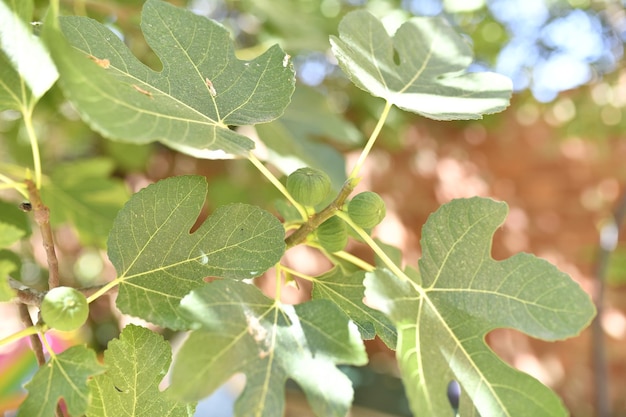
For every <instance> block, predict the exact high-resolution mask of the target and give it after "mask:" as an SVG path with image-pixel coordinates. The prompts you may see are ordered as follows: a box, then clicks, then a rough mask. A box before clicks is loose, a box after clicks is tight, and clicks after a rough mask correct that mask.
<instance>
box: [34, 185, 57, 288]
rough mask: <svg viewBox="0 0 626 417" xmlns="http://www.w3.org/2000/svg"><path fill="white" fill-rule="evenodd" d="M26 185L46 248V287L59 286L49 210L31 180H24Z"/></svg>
mask: <svg viewBox="0 0 626 417" xmlns="http://www.w3.org/2000/svg"><path fill="white" fill-rule="evenodd" d="M26 187H27V189H28V196H29V198H30V203H31V204H32V207H33V213H34V216H35V222H36V223H37V225H38V226H39V229H40V230H41V237H42V239H43V247H44V249H45V250H46V258H47V260H48V288H49V289H52V288H55V287H58V286H59V261H58V260H57V255H56V252H55V251H54V239H53V236H52V228H51V227H50V210H48V207H46V206H45V205H44V204H43V202H42V201H41V196H40V195H39V190H38V189H37V187H36V186H35V183H34V182H33V181H31V180H26Z"/></svg>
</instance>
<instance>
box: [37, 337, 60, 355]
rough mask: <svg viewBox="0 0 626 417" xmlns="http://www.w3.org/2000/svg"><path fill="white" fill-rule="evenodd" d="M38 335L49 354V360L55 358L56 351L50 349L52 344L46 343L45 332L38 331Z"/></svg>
mask: <svg viewBox="0 0 626 417" xmlns="http://www.w3.org/2000/svg"><path fill="white" fill-rule="evenodd" d="M39 336H40V339H41V341H42V343H43V345H44V346H45V347H46V350H47V351H48V353H49V354H50V360H56V358H57V355H56V353H54V350H52V346H50V343H48V339H46V334H45V332H39Z"/></svg>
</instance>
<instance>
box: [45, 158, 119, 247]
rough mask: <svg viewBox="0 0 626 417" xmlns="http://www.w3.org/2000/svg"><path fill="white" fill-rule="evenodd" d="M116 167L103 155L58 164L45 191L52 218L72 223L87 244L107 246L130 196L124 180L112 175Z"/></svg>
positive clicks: (57, 221) (56, 220)
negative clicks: (114, 177)
mask: <svg viewBox="0 0 626 417" xmlns="http://www.w3.org/2000/svg"><path fill="white" fill-rule="evenodd" d="M113 168H114V166H113V163H112V162H111V161H110V160H107V159H103V158H102V159H87V160H81V161H77V162H72V163H66V164H61V165H58V166H56V167H55V169H54V171H53V172H52V173H51V175H50V178H49V184H47V186H46V187H44V189H43V192H42V198H43V199H44V200H45V201H46V204H47V205H48V207H49V208H50V222H51V223H52V224H53V225H55V226H58V225H60V224H62V223H69V224H71V225H72V226H73V227H74V228H75V229H76V231H77V233H78V236H79V237H80V240H81V242H82V243H83V244H84V245H96V246H100V247H104V244H105V241H106V239H105V236H106V235H107V234H108V232H109V230H111V226H112V225H113V220H114V219H115V216H116V215H117V212H118V211H119V210H120V209H121V208H122V207H123V206H124V203H125V202H126V200H128V197H129V193H128V190H127V189H126V186H125V185H124V184H123V183H122V181H120V180H117V179H113V178H111V173H112V171H113Z"/></svg>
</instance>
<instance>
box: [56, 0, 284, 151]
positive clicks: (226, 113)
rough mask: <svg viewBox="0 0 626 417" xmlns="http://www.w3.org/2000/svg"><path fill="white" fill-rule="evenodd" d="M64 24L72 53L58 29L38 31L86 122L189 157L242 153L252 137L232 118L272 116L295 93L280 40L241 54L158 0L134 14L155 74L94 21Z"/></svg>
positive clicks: (207, 26)
mask: <svg viewBox="0 0 626 417" xmlns="http://www.w3.org/2000/svg"><path fill="white" fill-rule="evenodd" d="M51 23H52V22H51ZM50 26H51V27H52V26H54V25H53V24H51V25H50ZM61 27H62V30H63V34H64V35H65V37H66V38H67V40H68V41H69V42H70V43H71V44H72V46H73V50H72V49H70V48H68V46H67V44H66V43H65V42H64V40H63V38H62V37H61V36H60V34H59V33H58V32H57V31H55V30H53V29H51V28H50V29H49V30H47V31H45V33H46V39H47V41H48V45H49V47H50V49H51V51H52V56H53V58H54V60H55V62H56V63H57V65H58V68H59V72H60V75H61V77H60V81H61V86H62V88H63V89H64V91H65V93H66V94H67V96H68V98H69V99H70V100H71V101H72V102H73V103H74V105H75V106H76V108H77V109H78V111H79V112H80V114H81V115H82V117H83V118H84V119H85V120H86V121H87V122H88V123H89V124H90V126H91V127H92V128H93V129H95V130H97V131H98V132H100V133H101V134H102V135H104V136H106V137H109V138H112V139H118V140H123V141H128V142H132V143H146V142H152V141H160V142H162V143H164V144H166V145H168V146H170V147H173V148H175V149H178V150H181V151H185V152H188V153H191V154H193V155H196V156H206V157H211V156H217V155H223V152H226V153H229V154H240V155H245V154H246V153H247V151H248V150H249V149H252V148H253V142H252V141H251V140H250V139H248V138H246V137H244V136H242V135H239V134H237V133H235V132H234V131H232V130H231V129H229V125H246V124H256V123H262V122H267V121H270V120H273V119H275V118H277V117H278V116H280V115H281V114H282V113H283V111H284V109H285V107H286V106H287V104H288V103H289V100H290V97H291V94H292V93H293V89H294V83H295V81H294V80H295V78H294V71H293V66H292V64H291V62H290V61H289V59H288V56H286V54H285V53H284V52H283V51H282V50H281V49H280V47H278V46H274V47H272V48H270V49H269V50H268V51H266V52H265V53H264V54H263V55H261V56H259V57H258V58H256V59H254V60H252V61H247V62H244V61H239V60H238V59H236V58H235V54H234V51H233V46H232V41H231V40H230V39H229V35H228V31H227V30H226V29H225V28H224V27H222V26H221V25H220V24H218V23H216V22H213V21H211V20H209V19H206V18H204V17H201V16H197V15H194V14H193V13H191V12H190V11H187V10H183V9H180V8H176V7H174V6H172V5H170V4H167V3H166V2H164V1H160V0H148V1H147V2H146V3H145V5H144V7H143V11H142V21H141V28H142V30H143V34H144V37H145V39H146V42H147V43H148V44H149V45H150V47H151V48H152V49H153V51H154V52H155V53H156V54H157V55H158V57H159V58H160V59H161V62H162V64H163V68H162V70H161V71H154V70H153V69H151V68H148V67H147V66H145V65H144V64H142V63H141V62H139V60H137V58H135V56H134V55H133V54H132V53H131V52H130V51H129V49H128V48H127V47H126V45H124V43H123V42H122V41H121V40H120V39H119V38H118V37H117V36H116V35H115V34H113V33H112V32H111V31H110V30H109V29H107V28H106V27H105V26H103V25H102V24H100V23H98V22H96V21H94V20H91V19H88V18H84V17H76V16H71V17H64V18H62V19H61Z"/></svg>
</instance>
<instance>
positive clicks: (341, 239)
mask: <svg viewBox="0 0 626 417" xmlns="http://www.w3.org/2000/svg"><path fill="white" fill-rule="evenodd" d="M315 234H316V236H317V241H318V242H319V244H320V245H321V246H322V247H323V248H324V249H325V250H326V251H328V252H331V253H332V252H338V251H340V250H343V248H345V247H346V245H347V244H348V228H347V227H346V223H345V222H344V221H343V220H341V219H340V218H339V217H336V216H333V217H331V218H330V219H328V220H326V221H325V222H324V223H322V224H320V225H319V227H318V228H317V230H316V231H315Z"/></svg>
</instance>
